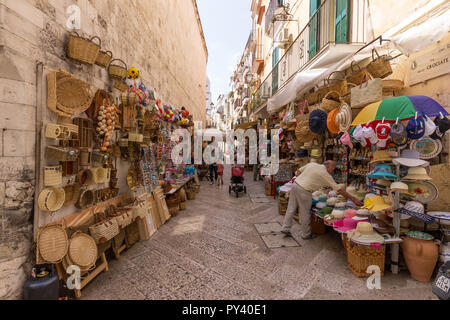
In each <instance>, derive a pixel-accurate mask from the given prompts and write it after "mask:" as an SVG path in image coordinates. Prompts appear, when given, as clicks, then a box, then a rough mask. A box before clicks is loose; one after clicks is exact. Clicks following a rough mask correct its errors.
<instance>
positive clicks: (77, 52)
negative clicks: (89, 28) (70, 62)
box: [67, 32, 102, 65]
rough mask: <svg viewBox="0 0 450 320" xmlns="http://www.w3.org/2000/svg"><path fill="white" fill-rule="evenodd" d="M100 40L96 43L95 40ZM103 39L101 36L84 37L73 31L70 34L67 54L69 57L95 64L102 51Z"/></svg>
mask: <svg viewBox="0 0 450 320" xmlns="http://www.w3.org/2000/svg"><path fill="white" fill-rule="evenodd" d="M95 39H96V40H98V42H99V44H96V43H95V42H94V41H93V40H95ZM101 43H102V41H101V40H100V38H99V37H96V36H94V37H92V38H91V39H87V38H83V37H81V36H79V35H78V33H76V32H73V33H71V34H70V36H69V44H68V47H67V55H68V56H69V58H71V59H74V60H76V61H78V62H81V63H85V64H89V65H91V64H94V62H95V61H96V60H97V56H98V53H99V52H100V47H101Z"/></svg>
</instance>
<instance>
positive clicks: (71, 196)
mask: <svg viewBox="0 0 450 320" xmlns="http://www.w3.org/2000/svg"><path fill="white" fill-rule="evenodd" d="M80 188H81V186H80V184H79V183H74V184H69V185H67V186H65V187H64V192H65V201H64V206H66V207H68V206H73V205H74V204H75V203H77V201H78V198H79V197H80Z"/></svg>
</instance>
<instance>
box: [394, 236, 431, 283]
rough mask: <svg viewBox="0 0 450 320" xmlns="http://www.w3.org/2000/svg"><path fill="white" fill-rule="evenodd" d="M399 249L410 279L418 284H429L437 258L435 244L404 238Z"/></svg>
mask: <svg viewBox="0 0 450 320" xmlns="http://www.w3.org/2000/svg"><path fill="white" fill-rule="evenodd" d="M401 247H402V251H403V256H404V257H405V260H406V265H407V266H408V269H409V272H410V273H411V277H412V278H413V279H414V280H417V281H420V282H429V281H430V279H431V276H432V275H433V271H434V267H435V266H436V263H437V260H438V256H439V250H438V245H437V243H436V242H434V241H432V240H421V239H416V238H411V237H405V238H403V243H402V244H401Z"/></svg>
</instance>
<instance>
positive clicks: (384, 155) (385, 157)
mask: <svg viewBox="0 0 450 320" xmlns="http://www.w3.org/2000/svg"><path fill="white" fill-rule="evenodd" d="M382 161H386V162H391V161H392V157H391V156H390V155H389V152H387V151H386V150H378V151H375V152H374V153H373V159H372V160H371V161H370V163H375V162H382Z"/></svg>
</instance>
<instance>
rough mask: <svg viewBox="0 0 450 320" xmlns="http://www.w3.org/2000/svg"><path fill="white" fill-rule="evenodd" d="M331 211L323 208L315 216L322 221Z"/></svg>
mask: <svg viewBox="0 0 450 320" xmlns="http://www.w3.org/2000/svg"><path fill="white" fill-rule="evenodd" d="M332 211H333V208H331V207H323V208H322V209H320V210H317V212H316V215H318V216H319V217H321V218H322V219H323V218H324V217H325V216H327V215H329V214H331V212H332Z"/></svg>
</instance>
